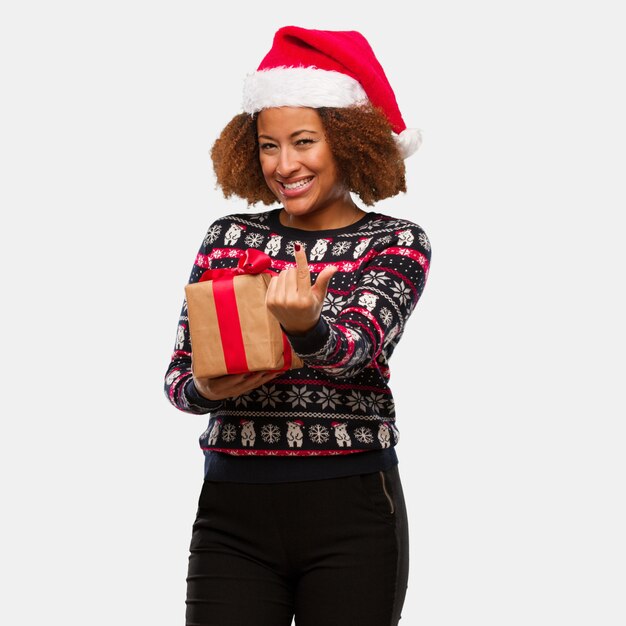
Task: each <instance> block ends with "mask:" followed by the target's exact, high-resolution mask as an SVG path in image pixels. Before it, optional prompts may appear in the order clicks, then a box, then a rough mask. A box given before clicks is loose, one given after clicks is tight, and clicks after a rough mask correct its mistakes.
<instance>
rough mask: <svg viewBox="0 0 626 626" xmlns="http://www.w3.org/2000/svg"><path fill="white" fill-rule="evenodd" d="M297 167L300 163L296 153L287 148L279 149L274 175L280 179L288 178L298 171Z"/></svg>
mask: <svg viewBox="0 0 626 626" xmlns="http://www.w3.org/2000/svg"><path fill="white" fill-rule="evenodd" d="M299 167H300V163H299V162H298V159H297V154H296V152H295V151H294V150H292V149H291V148H290V147H289V146H288V147H286V148H281V150H280V154H279V155H278V163H277V166H276V173H277V174H278V175H279V176H280V177H281V178H289V177H290V176H293V175H294V174H295V172H297V171H298V168H299Z"/></svg>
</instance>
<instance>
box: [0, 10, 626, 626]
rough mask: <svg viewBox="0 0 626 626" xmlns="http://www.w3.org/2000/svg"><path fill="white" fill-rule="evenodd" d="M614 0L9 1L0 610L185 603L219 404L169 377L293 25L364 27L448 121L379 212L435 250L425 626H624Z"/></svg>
mask: <svg viewBox="0 0 626 626" xmlns="http://www.w3.org/2000/svg"><path fill="white" fill-rule="evenodd" d="M616 7H617V2H615V3H610V2H606V1H604V2H603V1H600V2H594V3H593V5H592V4H591V3H590V2H586V3H585V2H570V3H565V2H556V1H555V0H543V1H542V2H538V1H532V0H531V1H527V2H524V3H520V2H518V3H511V2H496V1H491V2H489V1H485V0H477V1H476V2H471V3H468V2H460V1H458V0H457V1H446V0H444V1H442V0H437V1H436V2H435V1H431V0H429V1H425V2H417V3H415V4H414V9H413V11H414V13H413V15H408V14H407V13H406V5H405V4H399V3H398V4H395V3H389V2H387V3H383V4H374V3H370V4H368V3H363V2H355V1H350V2H345V3H337V2H326V1H318V2H315V3H304V4H302V3H298V4H297V5H293V6H292V5H289V4H287V5H285V4H275V3H265V4H261V3H255V4H251V5H241V4H239V3H237V4H235V3H227V4H226V5H223V6H221V7H220V8H219V11H218V10H217V9H216V8H214V6H212V5H211V4H210V3H209V2H176V3H174V2H140V1H138V0H126V1H125V2H115V1H109V2H106V3H105V2H64V1H61V2H56V3H43V2H20V3H17V2H15V3H12V4H11V5H9V4H8V3H6V4H5V5H3V8H2V9H1V10H0V52H1V55H0V58H1V61H0V63H1V80H2V91H3V96H2V99H1V102H0V106H1V108H2V115H1V116H0V132H1V134H0V137H1V141H0V152H1V155H0V158H1V169H0V172H1V179H2V186H1V193H2V197H1V204H2V222H3V226H2V229H0V238H1V239H0V244H1V245H0V254H1V255H2V258H1V261H2V262H1V265H0V267H1V268H2V285H3V291H4V293H5V296H4V297H3V305H2V321H3V333H4V344H3V345H4V352H3V355H4V358H3V359H2V381H3V383H4V385H3V401H2V404H1V405H0V406H1V409H0V410H1V412H2V416H3V419H2V425H3V433H2V437H0V446H1V447H0V463H1V464H2V465H1V468H0V469H1V476H2V509H3V511H4V513H3V515H2V533H1V534H0V554H1V558H0V573H1V575H2V579H3V580H2V596H3V600H2V603H1V604H0V622H2V623H6V624H12V625H13V626H21V625H29V626H30V625H32V624H42V623H63V624H66V625H67V626H74V625H79V624H80V625H81V626H82V625H84V624H90V625H92V626H97V625H100V624H102V625H105V624H106V625H109V624H128V625H130V624H151V625H155V626H156V625H163V626H165V625H167V626H170V625H172V624H182V623H183V614H184V593H185V582H184V578H185V574H186V564H187V550H188V545H189V539H190V533H191V524H192V522H193V516H194V514H195V508H196V504H197V498H198V494H199V490H200V486H201V481H202V455H201V453H200V450H199V448H198V444H197V438H198V436H199V435H200V433H201V432H202V431H203V430H204V428H205V425H206V419H205V418H204V417H194V416H190V415H186V414H183V413H180V412H178V411H176V410H175V409H173V408H172V407H171V406H170V405H169V404H168V403H167V401H166V400H165V398H164V396H163V394H162V391H161V384H162V377H163V373H164V371H165V368H166V366H167V363H168V360H169V357H170V353H171V350H172V348H173V342H174V335H175V328H176V322H177V317H178V312H179V307H180V304H181V301H182V296H183V286H184V284H185V282H186V280H187V277H188V274H189V271H190V269H191V265H192V263H193V259H194V256H195V252H196V250H197V248H198V246H199V244H200V242H201V240H202V237H203V235H204V232H205V230H206V227H207V226H208V225H209V223H210V222H211V221H212V220H213V219H214V218H216V217H217V216H220V215H223V214H226V213H229V212H232V211H235V210H243V209H244V208H245V207H244V205H243V203H241V202H232V201H229V202H227V201H225V200H224V199H223V198H222V197H221V195H220V193H219V192H218V191H217V190H216V189H215V188H214V179H213V176H212V171H211V167H210V163H209V157H208V151H209V149H210V147H211V144H212V142H213V141H214V139H215V138H216V137H217V135H218V133H219V131H220V130H221V128H222V127H223V126H224V124H225V123H226V122H227V121H228V120H229V119H230V118H231V117H232V116H233V115H234V114H235V113H237V112H239V111H240V101H241V87H242V83H243V78H244V77H245V75H246V73H247V72H250V71H253V70H254V69H255V68H256V66H257V64H258V63H259V61H260V60H261V58H262V57H263V55H264V54H265V53H266V52H267V50H268V49H269V47H270V45H271V40H272V36H273V33H274V31H275V30H276V29H277V28H278V27H280V26H282V25H286V24H295V25H300V26H305V27H310V28H326V29H356V30H360V31H361V32H362V33H363V34H364V35H365V36H366V37H367V38H368V39H369V40H370V42H371V44H372V46H373V48H374V50H375V52H376V54H377V56H378V58H379V60H380V61H381V63H382V65H383V67H384V68H385V70H386V72H387V75H388V77H389V80H390V82H391V84H392V85H393V87H394V89H395V91H396V96H397V99H398V102H399V104H400V107H401V110H402V112H403V114H404V117H405V120H406V122H407V124H408V126H412V127H419V128H421V129H423V132H424V144H423V146H422V148H421V149H420V151H419V152H418V153H417V154H416V155H414V156H413V157H411V158H410V159H409V160H408V161H407V168H408V186H409V192H408V194H406V195H404V196H402V197H398V198H394V199H391V200H387V201H385V202H382V203H380V205H379V206H378V207H377V208H378V210H380V211H382V212H387V213H389V214H393V215H396V216H400V217H407V218H409V219H413V220H414V221H416V222H418V223H419V224H420V225H421V226H422V227H423V228H424V229H425V230H426V232H427V233H428V234H429V236H430V238H431V240H432V245H433V258H432V270H431V274H430V278H429V282H428V284H427V286H426V290H425V292H424V295H423V298H422V300H421V302H420V303H419V305H418V307H417V309H416V311H415V313H414V315H413V317H412V318H411V320H410V321H409V324H408V327H407V331H406V334H405V337H404V339H403V341H402V342H401V344H400V346H399V348H398V350H397V352H396V354H395V355H394V358H393V360H392V363H391V365H392V387H393V389H394V392H395V395H396V399H397V405H398V425H399V428H400V432H401V441H400V443H399V445H398V448H397V451H398V454H399V456H400V459H401V465H400V468H401V473H402V476H403V480H404V484H405V494H406V498H407V503H408V509H409V515H410V521H411V576H410V581H409V591H408V595H407V600H406V603H405V607H404V611H403V620H402V622H401V623H403V624H407V625H410V624H420V625H423V626H444V625H446V626H447V625H450V626H452V625H454V626H457V625H459V624H476V625H480V626H491V625H493V626H502V625H503V624H506V625H507V626H514V625H523V626H527V625H528V624H534V625H537V626H539V625H542V626H543V625H546V626H548V625H549V626H553V625H554V624H567V625H568V626H573V625H583V624H584V625H594V626H595V625H596V624H602V625H603V626H613V625H615V626H617V625H620V626H622V625H623V624H624V623H626V607H625V606H624V597H623V592H624V588H625V586H626V573H625V567H624V563H625V562H626V545H625V539H624V532H623V529H624V527H626V513H625V508H624V476H625V469H626V468H625V461H624V443H625V441H624V440H625V433H626V429H625V427H624V418H625V417H626V411H625V410H624V408H625V407H624V399H623V385H624V366H623V354H624V348H625V347H626V346H625V345H624V344H625V341H624V330H623V321H622V322H620V321H619V320H620V319H621V320H623V319H624V303H623V295H622V291H623V288H624V279H623V270H624V263H623V260H622V256H621V246H622V240H623V227H622V223H623V222H622V215H623V212H624V209H625V208H626V207H625V202H624V200H625V193H624V165H625V163H624V160H625V159H624V145H625V144H626V132H625V131H626V128H625V122H624V114H623V112H624V111H625V110H626V102H625V98H624V93H623V90H622V88H623V59H624V54H625V50H624V47H625V46H624V37H623V24H622V23H621V21H620V20H619V19H618V15H617V11H616ZM337 592H338V593H340V590H338V591H337ZM242 599H245V590H243V589H242ZM320 600H323V599H320ZM320 626H322V625H320Z"/></svg>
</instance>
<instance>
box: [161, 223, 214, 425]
mask: <svg viewBox="0 0 626 626" xmlns="http://www.w3.org/2000/svg"><path fill="white" fill-rule="evenodd" d="M216 227H217V225H216V224H212V225H211V226H210V227H209V230H208V231H207V234H206V236H205V238H204V240H203V242H202V245H201V246H200V250H199V251H198V254H197V256H196V260H195V262H194V265H193V268H192V270H191V275H190V277H189V283H197V282H198V281H199V280H200V277H201V276H202V274H203V273H204V271H205V269H207V268H206V267H204V266H203V261H202V259H206V258H207V256H208V254H209V252H210V248H209V242H210V241H211V240H212V239H213V236H212V234H211V233H214V232H216V231H215V229H216ZM220 228H221V227H220ZM164 391H165V395H166V397H167V399H168V400H169V401H170V402H171V403H172V404H173V405H174V406H175V407H176V408H177V409H180V410H181V411H184V412H185V413H194V414H196V415H202V414H205V413H210V412H211V411H213V410H215V409H217V408H219V407H220V406H221V405H222V402H221V401H219V402H216V401H212V400H207V399H206V398H205V397H204V396H201V395H200V394H199V393H198V390H197V389H196V386H195V384H194V382H193V374H192V371H191V336H190V334H189V318H188V314H187V301H186V299H184V300H183V306H182V309H181V312H180V317H179V320H178V328H177V329H176V341H175V345H174V352H173V354H172V358H171V360H170V363H169V366H168V368H167V371H166V372H165V385H164Z"/></svg>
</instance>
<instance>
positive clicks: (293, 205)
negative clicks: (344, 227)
mask: <svg viewBox="0 0 626 626" xmlns="http://www.w3.org/2000/svg"><path fill="white" fill-rule="evenodd" d="M257 134H258V138H259V158H260V161H261V169H262V170H263V176H264V177H265V182H266V183H267V185H268V187H269V188H270V189H271V191H272V193H273V194H274V195H275V196H276V198H277V199H278V201H279V202H280V203H281V204H282V205H283V207H284V209H285V211H286V212H287V213H288V214H289V215H290V216H291V218H292V219H293V220H295V221H299V222H304V221H306V220H311V218H315V220H316V221H319V220H320V219H323V218H328V217H330V216H332V215H336V214H339V213H341V212H343V211H346V210H347V209H348V207H349V208H350V209H351V210H352V207H353V203H352V200H351V198H350V194H349V192H348V190H347V189H346V188H345V186H344V185H343V184H342V183H341V181H340V180H339V176H338V172H337V167H336V165H335V161H334V159H333V155H332V153H331V151H330V146H329V145H328V143H327V141H326V137H325V135H324V127H323V125H322V120H321V119H320V117H319V115H318V113H317V111H315V109H309V108H304V107H277V108H271V109H264V110H263V111H261V112H260V113H259V115H258V118H257ZM294 223H295V222H294Z"/></svg>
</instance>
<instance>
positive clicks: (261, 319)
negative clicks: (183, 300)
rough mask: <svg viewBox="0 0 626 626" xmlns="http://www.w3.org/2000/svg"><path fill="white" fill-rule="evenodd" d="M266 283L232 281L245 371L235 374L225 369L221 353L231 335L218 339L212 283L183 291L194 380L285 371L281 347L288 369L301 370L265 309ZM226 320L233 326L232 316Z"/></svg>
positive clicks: (260, 278)
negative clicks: (286, 352) (287, 357)
mask: <svg viewBox="0 0 626 626" xmlns="http://www.w3.org/2000/svg"><path fill="white" fill-rule="evenodd" d="M270 280H271V275H270V274H242V275H237V276H234V277H233V278H232V286H233V289H234V294H235V298H236V302H237V312H238V315H239V326H240V327H241V340H242V342H243V348H244V350H245V362H246V363H247V369H246V368H245V367H244V368H241V367H237V368H235V369H236V370H237V371H233V370H232V369H231V370H230V371H229V369H228V367H227V365H226V359H225V357H224V351H225V350H228V349H229V341H231V343H232V331H230V330H229V331H227V332H225V336H224V337H222V334H221V332H220V323H219V321H218V312H217V309H216V302H215V297H214V293H213V282H214V281H213V280H207V281H204V282H199V283H193V284H190V285H187V286H186V287H185V294H186V296H187V311H188V316H189V332H190V334H191V346H192V367H193V373H194V376H197V377H198V378H214V377H215V376H223V375H224V374H241V373H244V372H257V371H262V370H280V369H286V368H284V363H285V359H284V357H283V350H284V346H285V345H286V346H287V347H288V350H289V352H290V354H291V368H298V367H302V366H303V363H302V360H301V359H300V358H299V357H298V356H297V355H296V354H295V353H294V352H293V350H292V348H291V346H290V345H289V342H288V341H286V340H285V343H283V331H282V329H281V327H280V324H279V323H278V320H277V319H276V318H275V317H274V316H273V315H272V314H271V313H270V311H269V310H268V309H267V307H266V306H265V293H266V292H267V286H268V284H269V281H270ZM222 315H224V314H222ZM226 316H227V321H228V323H229V325H233V324H232V322H233V320H232V315H228V313H227V314H226ZM234 321H235V326H236V320H234ZM235 343H236V342H235ZM240 345H241V344H240Z"/></svg>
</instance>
